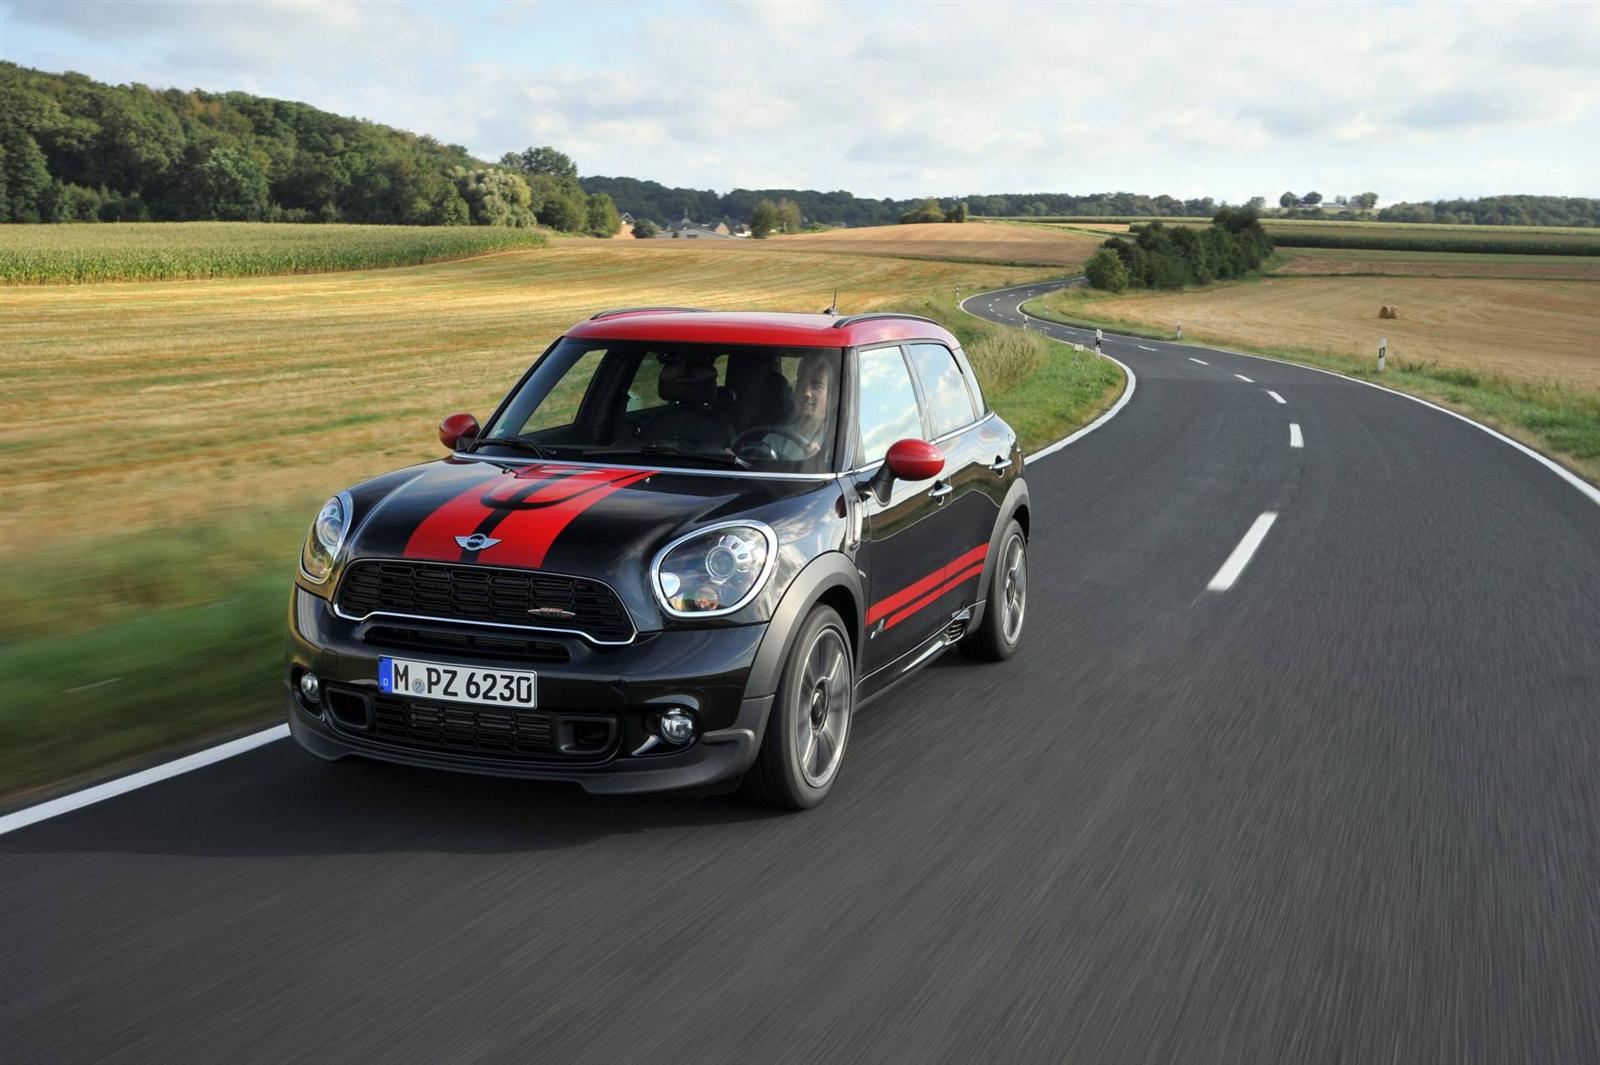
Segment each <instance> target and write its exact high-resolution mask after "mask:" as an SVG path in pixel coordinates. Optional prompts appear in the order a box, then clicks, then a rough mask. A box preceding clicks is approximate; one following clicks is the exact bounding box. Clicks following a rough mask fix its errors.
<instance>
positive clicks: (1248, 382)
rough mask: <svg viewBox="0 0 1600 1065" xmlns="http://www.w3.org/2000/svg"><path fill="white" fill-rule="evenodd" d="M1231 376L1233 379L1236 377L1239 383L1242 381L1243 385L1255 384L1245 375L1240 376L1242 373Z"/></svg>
mask: <svg viewBox="0 0 1600 1065" xmlns="http://www.w3.org/2000/svg"><path fill="white" fill-rule="evenodd" d="M1233 376H1235V377H1237V378H1238V379H1239V380H1241V381H1243V382H1244V383H1245V384H1247V385H1253V384H1255V382H1254V381H1252V380H1250V378H1248V377H1246V376H1245V375H1244V374H1242V373H1236V374H1234V375H1233Z"/></svg>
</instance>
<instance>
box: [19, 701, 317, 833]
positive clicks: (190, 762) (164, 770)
mask: <svg viewBox="0 0 1600 1065" xmlns="http://www.w3.org/2000/svg"><path fill="white" fill-rule="evenodd" d="M287 735H289V726H288V725H274V726H273V727H272V728H269V729H264V730H262V731H261V732H253V733H251V734H250V735H248V736H240V737H239V738H238V739H236V740H230V741H228V742H227V743H223V744H218V745H217V746H215V747H208V748H206V749H205V750H203V751H196V752H195V753H194V754H191V755H188V756H187V757H184V758H179V759H176V760H174V761H171V762H164V763H162V764H161V765H158V766H152V767H151V768H149V769H146V770H143V771H142V772H138V773H131V774H129V775H128V776H125V777H118V778H117V779H115V780H108V781H106V782H105V783H104V784H96V785H95V786H94V787H92V788H84V789H83V790H82V791H75V792H73V793H72V794H70V795H63V796H61V797H60V798H59V799H51V800H50V801H49V802H42V803H39V804H38V805H37V806H27V807H24V808H23V809H21V810H17V811H15V812H14V813H9V814H6V815H5V816H4V817H0V836H3V835H5V834H6V833H7V832H15V831H16V830H17V829H19V828H27V827H28V826H29V825H32V824H37V823H38V822H40V821H46V820H49V819H50V818H52V817H60V816H61V815H62V814H65V813H71V812H72V811H73V810H81V809H83V808H84V807H85V806H92V805H94V804H95V803H97V802H104V801H105V800H106V799H114V798H116V797H117V796H118V795H125V794H127V793H128V792H130V791H135V790H137V789H139V788H142V787H145V786H147V785H149V784H155V783H158V782H160V781H163V780H167V779H169V778H171V777H175V776H180V775H182V774H184V773H187V772H189V771H190V770H193V769H200V768H201V767H203V766H208V765H211V764H213V763H215V762H220V761H222V760H223V759H225V758H232V757H233V756H234V755H236V754H243V753H244V752H246V751H253V750H255V749H256V748H257V747H260V746H262V745H263V744H267V743H272V742H274V741H276V740H281V739H283V738H284V737H285V736H287Z"/></svg>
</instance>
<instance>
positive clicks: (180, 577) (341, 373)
mask: <svg viewBox="0 0 1600 1065" xmlns="http://www.w3.org/2000/svg"><path fill="white" fill-rule="evenodd" d="M58 228H64V227H58ZM83 228H84V229H93V228H94V227H83ZM952 228H959V227H952ZM1050 273H1051V271H1043V270H1040V269H1019V268H1014V267H1006V266H986V265H977V266H975V265H972V264H969V263H959V262H937V261H929V260H923V259H896V258H887V257H878V256H864V255H839V254H823V253H813V252H810V251H807V250H803V249H802V248H800V247H798V246H796V247H794V248H791V249H790V250H788V251H787V252H783V253H777V252H775V250H774V249H770V248H752V247H751V245H750V244H749V243H748V242H743V241H741V242H738V243H737V244H735V243H734V242H731V241H729V242H719V243H717V244H716V245H709V244H708V245H707V246H705V247H695V246H693V245H690V246H674V245H673V244H671V243H668V242H660V241H652V242H644V241H640V242H632V243H627V242H620V241H619V242H609V241H605V242H602V241H591V242H572V243H562V244H560V245H556V246H551V247H548V248H544V249H540V250H536V251H527V250H525V251H514V252H509V253H506V254H502V255H494V256H486V257H482V258H478V259H474V260H472V261H469V262H460V263H448V264H438V265H432V266H422V267H412V268H402V269H393V270H367V271H354V272H349V273H341V274H327V275H320V276H301V277H262V278H248V279H238V280H211V281H182V282H163V283H129V284H115V285H77V286H68V285H62V286H42V287H15V288H10V289H3V290H0V320H3V321H4V322H5V324H6V328H5V331H4V334H3V337H0V377H3V382H4V388H3V389H0V415H3V420H0V457H3V458H4V459H6V460H7V461H5V462H4V464H3V465H0V496H3V498H4V499H5V503H6V505H5V507H4V508H3V510H0V578H3V579H0V693H3V694H0V794H5V793H7V792H13V791H16V790H17V789H22V788H27V787H30V786H34V785H39V784H44V783H48V782H51V781H55V780H60V779H62V778H64V777H65V776H67V775H69V774H71V773H74V772H79V771H83V770H87V769H90V768H92V767H95V766H103V765H106V764H108V763H112V762H114V761H116V760H117V759H119V758H122V757H125V756H128V755H130V754H134V753H137V752H139V751H142V750H150V749H154V748H157V747H162V746H164V745H169V744H172V743H174V742H181V741H184V740H186V739H188V738H190V737H194V736H196V735H198V734H203V733H207V732H211V731H215V730H217V729H225V728H227V727H228V726H230V724H233V723H237V722H241V721H243V722H248V721H250V720H259V719H263V718H269V717H271V716H272V715H274V714H275V713H277V709H278V708H277V702H276V692H277V688H276V684H277V669H278V665H277V663H278V656H279V653H280V651H279V648H280V646H281V643H280V640H281V632H282V625H283V612H284V608H285V604H286V602H287V595H288V587H289V578H290V575H291V573H292V570H293V566H294V559H295V557H296V552H297V551H298V548H299V543H300V540H301V538H302V537H303V536H304V534H305V529H306V525H307V523H308V521H309V519H310V516H311V514H312V512H313V511H314V509H315V508H316V506H317V505H318V504H320V503H321V502H322V500H323V499H325V498H326V497H327V496H328V495H329V494H330V493H331V492H333V491H335V490H337V489H338V488H340V487H343V486H344V485H346V484H348V483H351V482H353V481H356V480H359V479H361V478H362V477H365V476H368V475H370V474H373V473H376V472H379V471H381V470H385V469H392V468H394V467H396V466H401V465H404V464H407V463H411V462H416V461H422V460H426V459H430V458H433V457H436V456H437V455H439V454H440V449H439V446H438V443H437V440H436V438H435V436H434V431H435V426H436V424H437V422H438V420H439V418H440V417H441V416H442V415H443V414H446V413H449V412H451V411H454V410H462V409H466V410H473V411H476V412H477V413H479V414H480V416H481V415H483V414H485V413H487V411H488V410H489V408H490V407H491V406H492V405H493V404H494V403H495V402H496V401H497V400H498V399H499V397H500V396H501V395H502V394H503V393H504V391H505V390H506V388H508V387H509V386H510V385H511V384H512V383H513V382H514V381H515V379H516V377H517V376H518V375H519V374H520V373H521V371H522V370H523V369H524V368H525V367H526V366H527V364H528V363H529V362H530V361H532V360H533V359H534V358H536V357H537V355H538V354H539V352H540V351H542V350H543V348H544V347H545V345H546V344H547V343H548V342H549V341H550V340H551V339H553V338H554V337H555V336H556V335H558V334H559V333H560V332H561V330H562V329H564V328H565V327H567V326H568V325H570V324H571V323H572V322H574V321H576V320H578V319H580V318H582V317H585V316H587V315H588V314H590V313H592V312H593V311H594V310H595V309H597V308H601V307H607V306H615V305H620V304H632V303H668V304H689V305H698V306H707V307H718V308H737V307H755V306H761V307H773V308H786V309H798V310H816V309H820V308H821V307H824V306H826V305H827V304H828V302H829V301H830V300H831V299H832V298H833V291H834V288H835V286H837V287H838V288H839V290H840V302H841V306H842V307H843V308H844V309H845V310H847V311H862V310H871V309H878V308H884V307H888V306H894V305H899V306H905V307H907V309H916V310H918V311H920V312H922V313H932V314H936V315H938V316H939V317H940V318H941V319H943V320H948V321H949V322H950V323H951V325H952V326H953V327H954V328H956V329H958V330H960V331H961V335H962V337H963V340H964V343H965V344H966V345H967V346H968V347H969V350H970V351H971V353H972V357H973V360H974V362H975V364H976V365H977V366H978V369H979V373H980V376H982V377H983V379H984V380H985V383H986V389H987V391H988V392H989V396H990V400H991V402H992V403H993V404H994V405H995V406H996V408H997V409H1000V410H1002V411H1003V412H1005V413H1006V414H1007V415H1008V416H1012V417H1015V419H1016V420H1017V422H1018V425H1019V428H1021V429H1022V431H1023V432H1024V434H1025V436H1026V438H1027V441H1028V446H1029V447H1030V448H1032V447H1036V446H1038V445H1039V444H1040V443H1043V442H1044V441H1045V440H1046V439H1053V438H1054V437H1055V436H1059V435H1061V434H1062V433H1063V432H1065V431H1067V429H1068V428H1070V426H1071V425H1072V424H1073V423H1074V421H1075V419H1080V418H1083V417H1086V416H1092V412H1094V411H1096V410H1097V409H1098V407H1100V406H1103V405H1104V404H1105V403H1108V402H1109V399H1110V397H1112V396H1114V395H1115V394H1116V392H1117V391H1118V390H1119V389H1120V383H1119V381H1118V380H1117V379H1116V376H1115V370H1114V368H1113V367H1110V366H1109V364H1106V363H1102V362H1097V361H1094V360H1086V359H1083V358H1081V357H1072V356H1069V355H1068V354H1067V349H1063V348H1058V347H1047V346H1046V345H1045V342H1044V341H1043V340H1042V339H1041V338H1039V337H1037V336H1033V335H1029V334H1024V333H1020V332H1018V331H1016V330H1009V329H1002V328H1000V327H995V326H990V325H986V324H984V323H979V322H976V321H975V320H973V319H970V318H967V317H965V316H959V315H958V314H957V312H955V310H954V299H953V293H954V287H955V285H956V284H957V283H960V284H961V285H962V286H963V288H964V290H965V291H967V292H972V291H977V290H978V289H980V288H982V287H998V286H1001V285H1007V284H1016V283H1019V282H1021V281H1024V280H1031V279H1035V278H1039V277H1042V276H1048V275H1049V274H1050ZM1052 355H1053V356H1055V357H1051V356H1052ZM25 458H28V459H32V460H33V461H30V462H24V461H23V460H24V459H25Z"/></svg>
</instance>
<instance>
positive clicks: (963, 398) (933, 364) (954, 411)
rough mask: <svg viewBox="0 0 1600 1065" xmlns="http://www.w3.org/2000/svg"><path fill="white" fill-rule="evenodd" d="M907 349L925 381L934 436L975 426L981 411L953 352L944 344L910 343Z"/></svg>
mask: <svg viewBox="0 0 1600 1065" xmlns="http://www.w3.org/2000/svg"><path fill="white" fill-rule="evenodd" d="M906 350H907V351H909V352H910V353H911V361H912V363H913V364H914V365H915V366H916V368H917V377H918V378H919V379H920V380H921V381H922V395H923V398H924V399H925V400H926V401H927V404H928V419H929V421H931V422H932V423H933V435H934V436H943V435H944V434H945V433H950V432H954V431H955V430H957V429H960V428H962V427H963V426H966V425H971V424H972V423H973V421H975V420H976V419H977V417H978V411H977V408H976V407H975V406H974V405H973V402H972V393H971V392H970V391H968V390H967V380H966V378H965V377H964V376H963V375H962V373H961V367H959V366H957V365H956V357H955V356H954V355H952V354H950V349H949V348H947V347H945V346H944V345H943V344H910V345H907V348H906Z"/></svg>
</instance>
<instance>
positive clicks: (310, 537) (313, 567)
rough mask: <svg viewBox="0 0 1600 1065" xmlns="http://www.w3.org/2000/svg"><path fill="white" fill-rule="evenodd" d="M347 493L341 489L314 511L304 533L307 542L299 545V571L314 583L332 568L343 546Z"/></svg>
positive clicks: (346, 524)
mask: <svg viewBox="0 0 1600 1065" xmlns="http://www.w3.org/2000/svg"><path fill="white" fill-rule="evenodd" d="M351 509H352V508H351V503H350V493H349V492H340V493H339V494H338V495H336V496H334V497H333V498H332V499H330V500H328V501H327V502H326V503H324V504H322V509H321V510H320V511H318V512H317V520H316V521H314V522H312V523H311V531H310V532H309V533H307V534H306V545H305V547H303V548H301V549H300V572H301V573H303V574H305V577H306V580H308V581H311V582H312V583H313V584H321V583H322V582H323V581H325V580H327V579H328V574H330V573H332V572H333V564H334V562H336V561H337V560H338V558H339V551H340V550H341V549H342V548H343V547H344V537H345V533H346V531H348V529H349V527H350V511H351Z"/></svg>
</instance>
